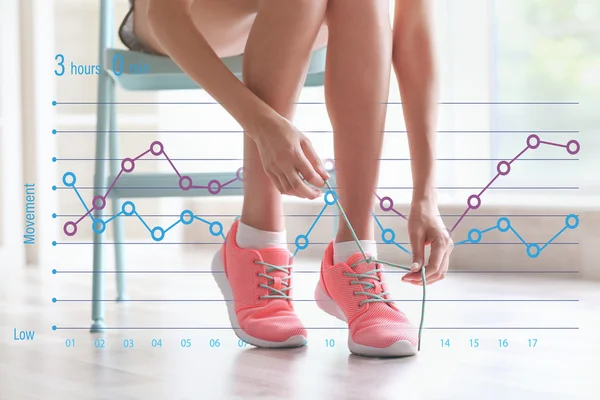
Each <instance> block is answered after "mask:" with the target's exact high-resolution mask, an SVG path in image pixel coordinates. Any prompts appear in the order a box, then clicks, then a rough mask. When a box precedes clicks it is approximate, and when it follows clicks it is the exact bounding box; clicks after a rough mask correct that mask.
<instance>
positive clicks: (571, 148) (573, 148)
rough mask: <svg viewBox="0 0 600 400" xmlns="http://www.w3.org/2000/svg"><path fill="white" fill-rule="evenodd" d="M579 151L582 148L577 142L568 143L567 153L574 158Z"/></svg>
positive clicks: (570, 141)
mask: <svg viewBox="0 0 600 400" xmlns="http://www.w3.org/2000/svg"><path fill="white" fill-rule="evenodd" d="M579 149H581V146H580V145H579V142H578V141H577V140H569V141H568V142H567V153H569V154H571V155H572V156H573V155H575V154H577V153H579Z"/></svg>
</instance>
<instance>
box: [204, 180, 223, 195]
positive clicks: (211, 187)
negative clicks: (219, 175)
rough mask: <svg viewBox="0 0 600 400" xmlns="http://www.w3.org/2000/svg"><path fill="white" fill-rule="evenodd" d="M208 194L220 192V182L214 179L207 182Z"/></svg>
mask: <svg viewBox="0 0 600 400" xmlns="http://www.w3.org/2000/svg"><path fill="white" fill-rule="evenodd" d="M207 186H208V192H209V193H210V194H219V193H220V192H221V182H219V181H218V180H216V179H213V180H212V181H210V182H208V185H207Z"/></svg>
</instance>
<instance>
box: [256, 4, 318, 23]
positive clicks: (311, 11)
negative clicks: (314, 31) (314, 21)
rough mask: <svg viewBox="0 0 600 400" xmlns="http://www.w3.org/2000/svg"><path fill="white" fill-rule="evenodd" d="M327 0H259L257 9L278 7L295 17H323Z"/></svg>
mask: <svg viewBox="0 0 600 400" xmlns="http://www.w3.org/2000/svg"><path fill="white" fill-rule="evenodd" d="M328 1H329V0H284V1H281V0H260V3H259V10H260V9H264V8H273V7H278V8H281V9H282V10H286V11H287V12H289V15H294V16H296V17H297V18H320V19H323V18H324V16H325V12H326V10H327V3H328Z"/></svg>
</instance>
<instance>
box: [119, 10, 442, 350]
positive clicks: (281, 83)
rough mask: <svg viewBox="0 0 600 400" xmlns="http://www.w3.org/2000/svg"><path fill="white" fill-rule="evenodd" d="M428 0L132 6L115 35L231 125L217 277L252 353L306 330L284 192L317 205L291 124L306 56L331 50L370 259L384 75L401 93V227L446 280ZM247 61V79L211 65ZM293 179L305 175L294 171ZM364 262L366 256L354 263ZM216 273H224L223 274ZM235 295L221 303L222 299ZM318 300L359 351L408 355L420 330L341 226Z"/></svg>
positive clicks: (341, 183) (341, 129) (417, 253)
mask: <svg viewBox="0 0 600 400" xmlns="http://www.w3.org/2000/svg"><path fill="white" fill-rule="evenodd" d="M428 3H429V1H428V0H396V5H395V18H394V24H393V29H391V27H390V18H389V1H388V0H369V1H365V0H284V1H282V0H136V1H135V7H133V4H132V11H131V12H130V13H129V14H128V17H127V18H126V20H125V22H124V24H123V26H122V29H121V38H122V39H123V41H124V42H125V43H126V44H127V45H128V46H129V47H130V48H132V49H135V50H141V51H147V52H151V53H157V54H163V55H167V56H169V57H170V58H171V59H173V61H174V62H175V63H177V64H178V65H179V67H180V68H181V69H182V70H183V71H185V72H186V73H187V74H188V75H189V76H190V77H191V78H192V79H193V80H195V81H196V82H197V83H198V84H199V85H200V86H202V87H203V88H204V89H205V90H206V91H207V92H208V93H210V95H211V96H212V97H214V98H215V99H216V100H217V101H218V102H219V103H220V104H221V105H223V107H224V108H225V109H226V110H227V111H228V112H229V113H230V114H231V115H232V116H233V117H234V118H235V119H236V120H237V121H238V122H239V124H240V125H241V126H242V128H243V129H244V131H245V133H246V134H245V137H244V206H243V211H242V216H241V219H240V221H239V222H236V223H234V225H233V227H232V228H231V231H230V232H229V234H228V235H227V240H226V241H225V244H224V245H223V248H222V250H221V251H220V254H217V256H216V257H215V260H214V261H213V270H214V271H215V272H216V273H215V274H214V275H215V279H216V280H217V283H218V284H219V287H220V288H221V290H222V292H223V294H224V295H225V296H226V297H229V298H230V299H233V300H234V301H233V302H227V304H228V305H229V316H230V320H231V323H232V325H233V327H234V328H235V331H236V334H237V335H238V336H239V337H240V338H242V339H244V340H246V341H247V342H248V343H250V344H252V345H255V346H259V347H295V346H301V345H304V344H305V343H306V337H307V332H306V329H305V328H304V327H303V325H302V323H301V322H300V320H299V319H298V317H297V316H296V314H295V313H294V309H293V305H292V298H291V291H290V289H291V285H290V282H291V269H290V266H291V263H292V260H291V258H290V254H289V251H288V250H287V247H286V243H287V240H286V234H285V227H284V220H283V217H282V216H283V209H282V200H281V194H287V195H292V196H297V197H301V198H308V199H315V198H316V197H318V196H319V195H320V192H319V191H317V190H315V189H314V188H311V187H310V186H309V185H308V184H307V183H305V182H304V181H303V179H302V178H304V179H305V180H306V182H308V183H310V184H312V185H313V186H315V187H319V188H322V187H323V186H324V185H325V182H324V181H325V180H327V179H328V174H327V172H326V171H325V169H324V168H323V166H322V165H321V162H320V159H319V157H318V156H317V154H316V152H315V150H314V149H313V148H312V145H311V143H310V141H309V140H308V139H307V137H306V136H304V135H303V134H302V133H301V132H299V131H298V130H297V129H296V128H295V127H294V126H293V125H292V123H291V122H290V120H291V119H292V117H293V114H294V108H295V103H296V101H297V99H298V96H299V93H300V90H301V88H302V86H303V79H304V77H305V74H306V69H307V66H308V62H309V59H310V55H311V52H312V51H313V50H315V49H318V48H320V47H323V46H327V68H326V73H325V96H326V104H327V110H328V113H329V116H330V119H331V123H332V126H333V128H334V141H335V147H334V148H335V159H336V164H335V165H336V174H337V177H336V181H337V189H336V190H337V194H338V196H339V201H340V204H341V205H342V207H343V208H344V210H345V212H346V215H347V217H348V219H349V221H350V223H351V225H352V226H353V228H354V230H355V232H356V235H357V237H358V239H359V240H360V243H361V245H362V247H363V248H364V250H365V252H366V253H368V254H370V255H371V256H373V257H376V253H377V248H376V244H375V243H376V242H375V240H374V226H373V218H372V216H371V210H372V207H373V205H374V204H373V202H374V196H373V191H374V189H375V187H376V183H377V178H378V173H379V162H378V158H379V157H380V153H381V147H382V139H383V131H384V121H385V117H386V108H387V106H386V102H387V100H388V91H389V83H390V82H389V79H390V73H391V67H392V65H393V66H394V69H395V72H396V76H397V77H398V81H399V84H400V89H401V94H402V98H403V109H404V114H405V119H406V125H407V127H408V139H409V145H410V153H411V158H412V174H413V181H414V185H413V186H414V189H413V193H412V205H411V210H410V218H409V222H408V229H409V233H410V240H411V245H412V249H413V255H414V259H413V264H412V270H413V272H411V273H409V274H406V275H405V276H404V278H403V280H404V281H406V282H409V283H413V284H415V285H422V282H421V277H420V272H419V271H420V269H421V267H423V265H424V264H425V259H424V247H425V245H431V247H432V252H431V256H430V258H429V260H428V262H427V267H426V276H427V283H433V282H435V281H438V280H440V279H443V278H444V276H445V273H446V271H447V269H448V259H449V256H450V252H451V250H452V241H451V239H450V237H449V235H448V233H447V231H446V229H445V227H444V225H443V222H442V221H441V218H440V217H439V211H438V206H437V200H436V193H435V187H434V181H435V180H434V160H435V148H434V146H435V125H436V115H435V113H436V107H437V99H436V79H435V72H434V71H435V65H434V60H433V51H432V37H431V36H432V34H431V30H432V29H431V19H430V17H431V12H430V10H429V4H428ZM242 53H243V54H244V65H243V83H242V82H240V81H239V80H238V79H237V78H236V77H235V76H234V75H233V74H232V73H231V72H230V71H229V70H228V69H227V68H226V67H225V65H224V64H223V63H222V62H221V61H220V57H226V56H233V55H238V54H242ZM300 174H301V175H302V176H300ZM361 261H362V262H361ZM219 272H225V273H219ZM230 296H231V297H230ZM315 296H316V300H317V304H318V305H319V307H320V308H322V309H323V310H325V311H327V312H328V313H330V314H332V315H334V316H336V317H338V318H340V319H342V320H344V321H347V322H348V324H349V340H348V344H349V348H350V350H351V351H352V352H353V353H356V354H362V355H366V356H404V355H412V354H416V346H417V335H416V333H415V330H414V328H413V326H412V325H411V324H410V322H409V321H408V319H407V318H406V316H405V315H404V314H403V313H402V312H401V311H400V310H399V309H398V308H396V306H395V305H394V304H392V303H391V302H390V300H389V297H388V295H387V293H385V289H384V288H383V281H382V274H381V272H380V269H379V266H378V265H376V264H374V263H368V262H366V261H365V260H364V257H363V255H362V254H361V253H359V250H358V247H357V245H356V243H355V242H354V241H353V237H352V234H351V232H350V230H349V228H348V226H347V225H346V224H345V223H343V222H342V223H340V224H339V230H338V232H337V235H336V238H335V240H334V241H333V242H332V243H331V244H330V245H329V246H328V248H327V250H326V251H325V255H324V258H323V261H322V266H321V278H320V282H319V283H318V285H317V289H316V291H315Z"/></svg>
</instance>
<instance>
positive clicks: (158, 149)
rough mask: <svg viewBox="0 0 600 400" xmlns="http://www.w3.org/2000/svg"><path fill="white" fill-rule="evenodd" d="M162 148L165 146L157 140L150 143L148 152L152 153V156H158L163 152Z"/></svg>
mask: <svg viewBox="0 0 600 400" xmlns="http://www.w3.org/2000/svg"><path fill="white" fill-rule="evenodd" d="M164 149H165V148H164V146H163V144H162V142H160V141H158V140H156V141H154V142H152V144H151V145H150V153H152V155H153V156H160V155H161V154H162V153H163V151H164Z"/></svg>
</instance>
